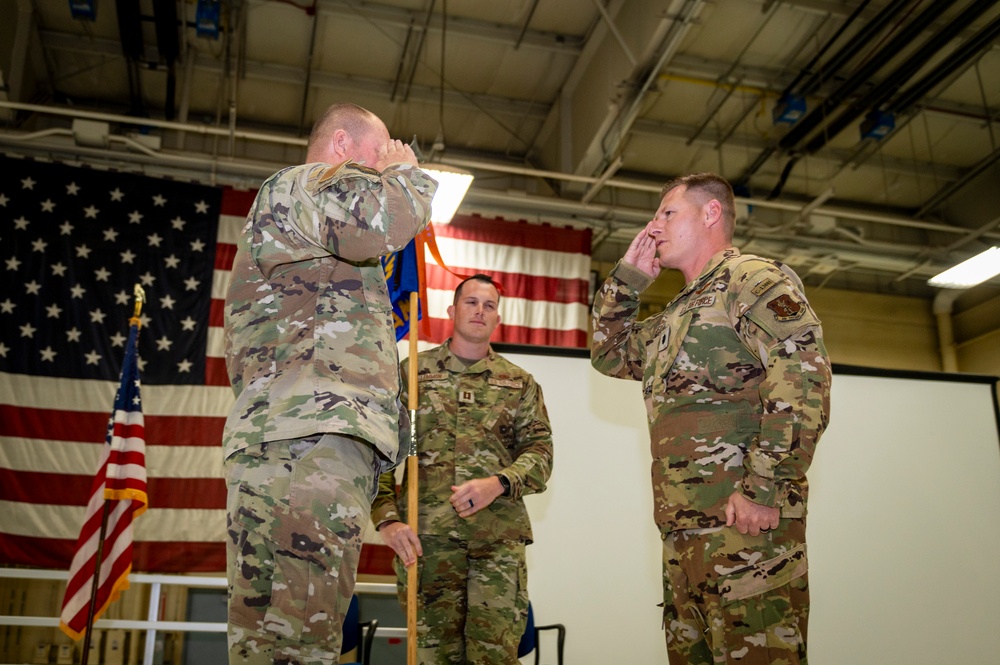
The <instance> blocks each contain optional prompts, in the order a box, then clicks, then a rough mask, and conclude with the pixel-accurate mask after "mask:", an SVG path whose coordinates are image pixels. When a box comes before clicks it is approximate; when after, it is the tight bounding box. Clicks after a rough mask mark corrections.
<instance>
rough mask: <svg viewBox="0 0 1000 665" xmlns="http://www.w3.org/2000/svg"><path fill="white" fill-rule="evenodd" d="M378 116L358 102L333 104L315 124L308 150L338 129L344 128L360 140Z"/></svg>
mask: <svg viewBox="0 0 1000 665" xmlns="http://www.w3.org/2000/svg"><path fill="white" fill-rule="evenodd" d="M376 117H377V116H376V115H375V114H374V113H372V112H371V111H369V110H368V109H364V108H361V107H360V106H358V105H357V104H348V103H341V104H333V105H332V106H330V108H328V109H327V110H326V111H325V112H324V113H323V115H322V116H320V118H319V120H317V121H316V123H315V124H314V125H313V128H312V132H311V133H310V134H309V144H308V145H307V146H306V152H309V151H310V150H312V149H313V146H314V145H315V144H316V143H318V142H320V141H322V140H323V139H325V138H327V137H329V136H330V135H331V134H333V133H334V132H335V131H337V130H338V129H343V130H344V131H345V132H347V133H348V135H350V137H351V138H352V139H354V140H355V141H360V140H361V138H362V137H363V136H364V135H365V134H366V133H367V132H368V130H369V129H370V128H371V126H372V120H373V119H374V118H376Z"/></svg>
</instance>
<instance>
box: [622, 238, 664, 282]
mask: <svg viewBox="0 0 1000 665" xmlns="http://www.w3.org/2000/svg"><path fill="white" fill-rule="evenodd" d="M622 260H623V261H625V263H629V264H631V265H633V266H635V267H636V268H638V269H639V270H641V271H642V272H644V273H646V274H647V275H649V276H650V277H654V278H655V277H657V276H658V275H659V274H660V261H659V259H658V258H657V256H656V241H655V240H654V239H653V237H652V236H650V235H649V233H648V228H647V227H643V229H642V230H641V231H639V233H638V235H636V237H635V239H633V240H632V244H630V245H629V246H628V249H627V250H626V251H625V256H624V257H623V259H622Z"/></svg>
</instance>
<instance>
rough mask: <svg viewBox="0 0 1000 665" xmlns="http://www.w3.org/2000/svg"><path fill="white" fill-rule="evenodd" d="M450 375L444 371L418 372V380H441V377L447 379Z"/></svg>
mask: <svg viewBox="0 0 1000 665" xmlns="http://www.w3.org/2000/svg"><path fill="white" fill-rule="evenodd" d="M447 378H448V375H447V374H445V373H444V372H436V373H433V374H431V373H428V374H418V375H417V381H440V380H441V379H447Z"/></svg>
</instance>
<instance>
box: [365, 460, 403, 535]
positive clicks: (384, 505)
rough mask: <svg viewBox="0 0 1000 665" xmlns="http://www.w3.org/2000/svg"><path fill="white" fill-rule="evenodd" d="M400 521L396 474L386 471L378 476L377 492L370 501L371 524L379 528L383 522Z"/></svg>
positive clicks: (401, 519)
mask: <svg viewBox="0 0 1000 665" xmlns="http://www.w3.org/2000/svg"><path fill="white" fill-rule="evenodd" d="M393 521H395V522H402V521H403V518H402V516H401V515H400V513H399V506H398V505H397V503H396V474H395V473H393V472H392V471H386V472H385V473H383V474H382V475H380V476H379V477H378V494H377V495H376V496H375V500H374V501H373V502H372V524H374V525H375V528H376V529H377V528H379V527H380V526H381V525H382V524H383V523H385V522H393Z"/></svg>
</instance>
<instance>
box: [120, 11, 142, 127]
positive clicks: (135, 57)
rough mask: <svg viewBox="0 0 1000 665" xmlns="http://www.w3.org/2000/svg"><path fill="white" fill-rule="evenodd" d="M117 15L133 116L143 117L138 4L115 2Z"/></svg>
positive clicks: (140, 30)
mask: <svg viewBox="0 0 1000 665" xmlns="http://www.w3.org/2000/svg"><path fill="white" fill-rule="evenodd" d="M115 9H116V10H117V13H118V35H119V38H120V39H121V42H122V52H123V53H124V54H125V67H126V69H127V70H128V92H129V101H130V105H131V112H132V114H133V115H143V114H144V113H143V103H142V83H141V80H140V79H139V65H138V63H139V60H140V59H141V58H142V51H143V48H142V24H141V23H140V21H139V3H138V2H134V0H115Z"/></svg>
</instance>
